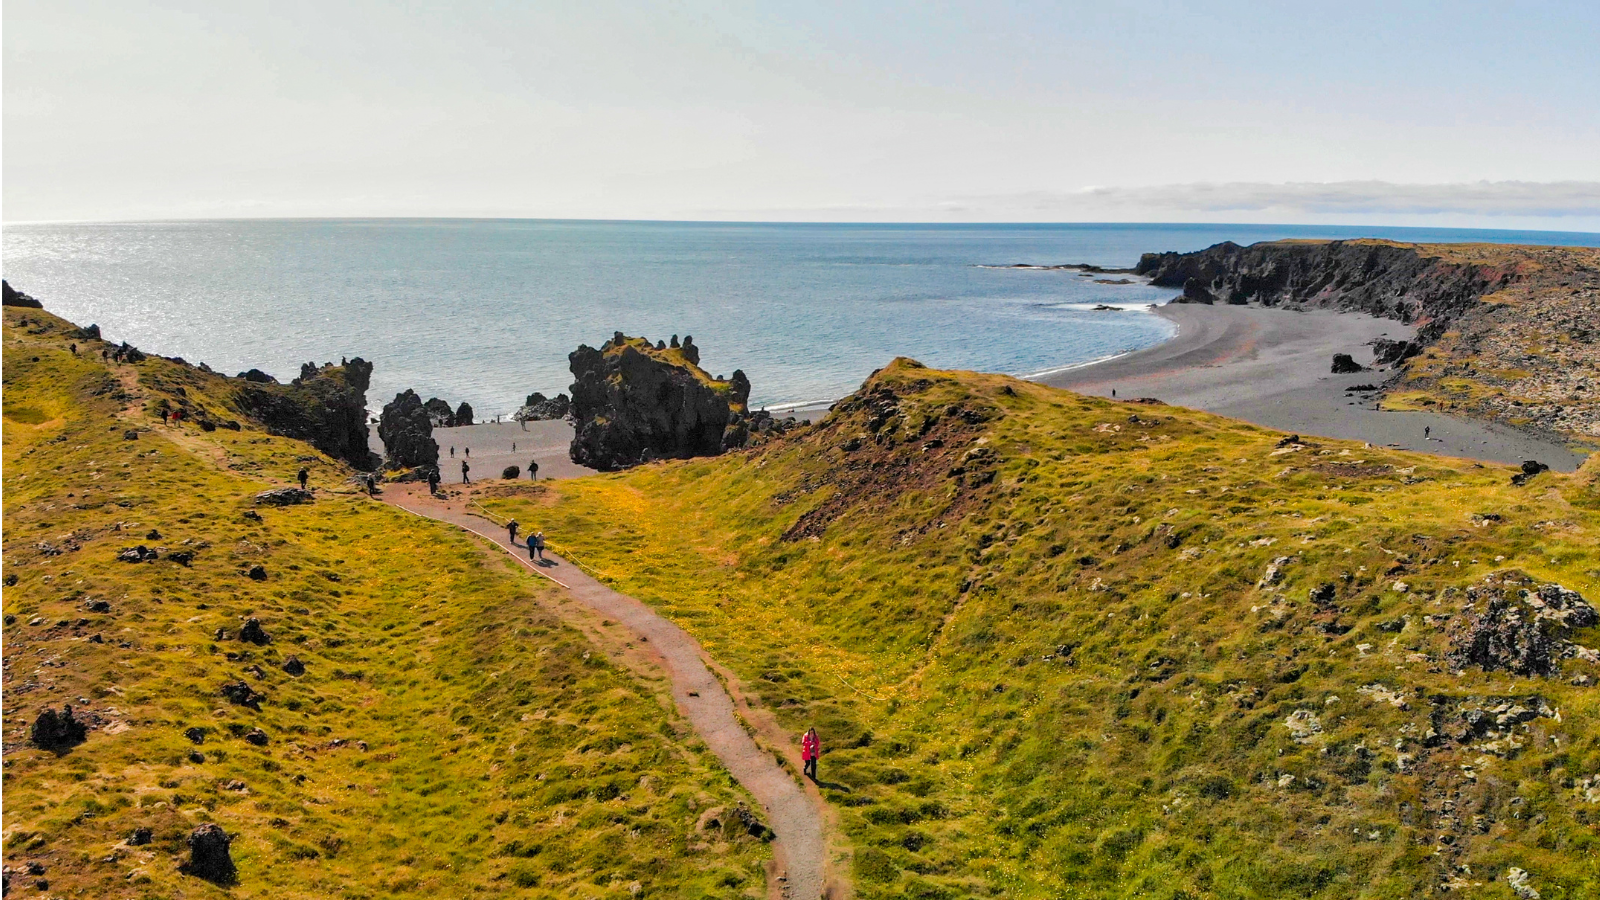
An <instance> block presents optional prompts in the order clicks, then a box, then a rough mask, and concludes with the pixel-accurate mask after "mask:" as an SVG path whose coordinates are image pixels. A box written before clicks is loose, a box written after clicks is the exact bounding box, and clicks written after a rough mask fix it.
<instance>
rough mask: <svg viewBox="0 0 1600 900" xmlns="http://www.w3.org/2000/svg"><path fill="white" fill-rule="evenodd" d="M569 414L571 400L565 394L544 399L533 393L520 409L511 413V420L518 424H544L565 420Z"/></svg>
mask: <svg viewBox="0 0 1600 900" xmlns="http://www.w3.org/2000/svg"><path fill="white" fill-rule="evenodd" d="M571 412H572V399H571V398H570V397H568V396H567V395H566V394H557V395H555V396H554V397H546V396H545V395H543V394H541V393H539V392H538V391H534V392H533V393H531V394H529V395H528V399H526V400H524V401H523V402H522V408H521V409H519V410H517V411H516V412H515V413H513V414H512V416H511V418H512V419H513V420H515V421H518V422H544V421H550V420H554V419H565V418H566V417H567V416H568V415H569V414H571Z"/></svg>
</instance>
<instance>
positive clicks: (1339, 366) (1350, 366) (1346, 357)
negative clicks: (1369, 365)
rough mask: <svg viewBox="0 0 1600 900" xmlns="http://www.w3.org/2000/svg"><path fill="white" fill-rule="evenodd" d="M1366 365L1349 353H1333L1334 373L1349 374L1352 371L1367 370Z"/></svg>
mask: <svg viewBox="0 0 1600 900" xmlns="http://www.w3.org/2000/svg"><path fill="white" fill-rule="evenodd" d="M1365 371H1366V367H1365V366H1363V365H1361V364H1360V363H1358V362H1356V361H1355V357H1353V356H1351V355H1350V354H1348V353H1335V354H1334V355H1333V374H1335V375H1349V374H1350V373H1352V372H1365Z"/></svg>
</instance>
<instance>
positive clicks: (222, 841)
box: [183, 822, 239, 885]
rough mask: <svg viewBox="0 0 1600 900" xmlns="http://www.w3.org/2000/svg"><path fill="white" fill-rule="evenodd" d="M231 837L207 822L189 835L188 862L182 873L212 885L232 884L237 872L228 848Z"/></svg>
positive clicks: (218, 826) (212, 823)
mask: <svg viewBox="0 0 1600 900" xmlns="http://www.w3.org/2000/svg"><path fill="white" fill-rule="evenodd" d="M232 844H233V836H232V835H230V834H228V833H227V832H226V831H223V830H222V826H221V825H218V824H216V823H215V822H207V823H206V824H204V825H201V826H200V827H199V828H196V829H195V830H194V831H192V832H190V833H189V861H188V862H186V863H184V864H183V873H184V874H185V875H193V876H194V877H196V878H203V879H205V880H206V881H209V882H211V883H212V884H221V885H228V884H233V883H234V882H235V881H236V880H237V879H238V876H239V870H238V869H237V868H235V867H234V865H233V854H232V853H230V852H229V850H228V848H229V847H230V846H231V845H232Z"/></svg>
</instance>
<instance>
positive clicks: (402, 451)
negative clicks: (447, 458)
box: [378, 390, 439, 469]
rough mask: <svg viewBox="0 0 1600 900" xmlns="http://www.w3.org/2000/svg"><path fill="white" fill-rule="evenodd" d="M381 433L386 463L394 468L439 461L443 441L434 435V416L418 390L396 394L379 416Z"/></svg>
mask: <svg viewBox="0 0 1600 900" xmlns="http://www.w3.org/2000/svg"><path fill="white" fill-rule="evenodd" d="M378 437H379V439H381V440H382V441H383V450H384V453H385V455H386V457H387V458H386V459H385V460H384V464H385V465H386V466H388V467H389V468H391V469H410V468H415V467H417V466H438V465H439V444H438V442H437V441H435V440H434V439H433V420H432V418H431V417H430V416H429V413H428V410H427V408H426V407H425V406H424V405H423V403H422V398H421V397H418V396H417V392H416V391H412V390H407V391H406V392H405V393H403V394H396V395H395V397H394V400H392V401H391V402H389V403H386V404H384V407H383V414H382V415H380V416H379V417H378Z"/></svg>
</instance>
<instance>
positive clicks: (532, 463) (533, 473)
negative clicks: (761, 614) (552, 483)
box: [528, 459, 539, 481]
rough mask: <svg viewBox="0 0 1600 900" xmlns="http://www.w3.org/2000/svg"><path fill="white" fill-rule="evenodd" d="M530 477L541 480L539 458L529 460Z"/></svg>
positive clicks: (533, 479)
mask: <svg viewBox="0 0 1600 900" xmlns="http://www.w3.org/2000/svg"><path fill="white" fill-rule="evenodd" d="M528 479H529V480H530V481H538V480H539V461H538V460H537V459H530V460H528Z"/></svg>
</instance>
